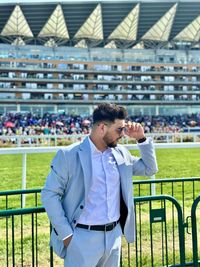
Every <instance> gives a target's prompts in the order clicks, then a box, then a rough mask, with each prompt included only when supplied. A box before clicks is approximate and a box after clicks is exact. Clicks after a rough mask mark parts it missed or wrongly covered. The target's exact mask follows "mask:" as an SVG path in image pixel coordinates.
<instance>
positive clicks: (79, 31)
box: [0, 0, 200, 115]
mask: <svg viewBox="0 0 200 267" xmlns="http://www.w3.org/2000/svg"><path fill="white" fill-rule="evenodd" d="M199 39H200V1H195V0H192V1H190V0H179V1H178V0H177V1H175V0H168V1H165V0H162V1H161V0H160V1H156V0H154V1H151V0H146V1H145V0H141V1H135V0H129V1H127V0H125V1H123V0H120V1H117V0H115V1H106V0H105V1H103V0H102V1H89V0H88V1H80V2H79V1H64V0H63V1H60V2H59V4H58V3H57V2H56V1H51V0H48V1H45V0H42V1H36V0H35V1H33V0H31V1H20V0H18V1H8V0H7V1H4V0H2V1H1V2H0V114H2V113H5V112H33V113H40V114H43V113H46V112H50V113H55V112H56V113H57V112H66V113H69V114H70V113H77V114H84V115H87V114H91V112H92V109H93V108H94V106H96V105H97V104H99V103H101V102H105V101H110V102H114V103H117V104H122V105H124V106H126V107H127V108H128V110H129V112H131V113H134V114H136V115H139V114H142V115H159V114H160V115H165V114H167V115H172V114H181V113H188V114H190V113H197V112H200V43H199Z"/></svg>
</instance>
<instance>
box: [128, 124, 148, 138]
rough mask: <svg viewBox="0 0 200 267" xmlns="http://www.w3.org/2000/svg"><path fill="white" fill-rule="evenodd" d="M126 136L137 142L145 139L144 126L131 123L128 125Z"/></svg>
mask: <svg viewBox="0 0 200 267" xmlns="http://www.w3.org/2000/svg"><path fill="white" fill-rule="evenodd" d="M126 135H128V137H130V138H135V139H136V140H139V139H142V138H144V137H145V135H144V129H143V127H142V125H141V124H140V123H135V122H131V121H129V122H128V123H127V124H126Z"/></svg>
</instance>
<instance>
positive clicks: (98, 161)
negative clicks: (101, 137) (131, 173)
mask: <svg viewBox="0 0 200 267" xmlns="http://www.w3.org/2000/svg"><path fill="white" fill-rule="evenodd" d="M89 142H90V147H91V158H92V186H91V188H90V191H89V193H88V196H87V199H86V200H85V207H84V209H83V212H82V214H81V216H80V218H79V220H78V223H81V224H86V225H99V224H107V223H111V222H114V221H117V220H118V219H119V217H120V177H119V171H118V168H117V163H116V160H115V158H114V156H113V154H112V149H111V148H107V149H106V150H105V151H104V152H101V151H99V150H98V149H97V148H96V146H95V145H94V144H93V142H92V141H91V140H90V138H89Z"/></svg>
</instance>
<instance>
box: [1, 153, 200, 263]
mask: <svg viewBox="0 0 200 267" xmlns="http://www.w3.org/2000/svg"><path fill="white" fill-rule="evenodd" d="M132 153H133V154H134V155H138V151H132ZM156 154H157V159H158V167H159V172H158V173H157V174H156V178H177V177H200V164H199V159H200V149H198V148H196V149H160V150H157V151H156ZM54 155H55V154H54V153H49V154H31V155H28V156H27V188H41V187H42V186H43V184H44V182H45V179H46V176H47V174H48V172H49V170H50V162H51V160H52V158H53V156H54ZM0 173H1V176H0V181H1V183H0V190H1V191H2V190H12V189H21V179H22V178H21V177H22V156H21V155H1V156H0ZM134 179H145V178H142V177H134ZM191 186H192V185H191ZM191 186H190V185H187V186H186V188H185V189H184V190H185V198H186V197H188V198H189V201H187V204H188V205H186V207H185V209H186V211H185V212H186V213H187V214H189V212H190V208H191V201H193V200H191V198H192V194H191V192H192V189H191ZM197 186H198V185H197ZM146 187H147V188H148V186H146ZM168 187H169V188H170V185H169V186H166V185H164V188H165V189H167V188H168ZM157 190H158V191H159V189H158V187H157ZM136 191H137V190H136V188H135V193H136ZM146 191H147V190H146V189H144V194H145V193H146ZM176 191H177V194H176V198H177V199H179V198H180V199H181V197H182V183H181V182H180V183H179V184H177V185H176ZM197 191H198V192H199V190H197ZM157 193H158V194H159V192H157ZM31 198H32V196H30V197H29V196H27V199H26V201H27V202H28V203H29V205H34V204H33V203H34V199H33V198H32V199H31ZM19 201H20V200H19V199H18V198H17V197H13V198H11V201H10V202H9V203H10V204H9V207H10V206H11V207H12V208H15V207H16V206H17V207H18V205H19V203H20V202H19ZM180 203H181V201H180ZM1 205H2V206H4V205H3V202H2V203H1ZM146 205H147V204H146ZM140 210H141V212H143V217H142V229H143V236H144V237H145V239H144V240H143V241H142V243H144V244H143V247H142V251H143V254H142V265H141V266H143V267H149V266H150V265H149V262H150V260H151V257H150V250H149V248H150V244H149V240H148V238H149V237H150V234H149V229H148V225H149V224H148V208H147V207H146V206H144V203H143V204H142V205H141V209H140ZM20 218H21V217H18V218H17V219H16V220H15V227H16V233H15V248H16V251H15V252H16V253H15V254H16V261H17V262H18V264H19V265H17V266H21V265H20V254H19V253H20V246H21V239H20V225H21V221H20ZM9 219H10V218H9ZM168 221H169V224H168V225H171V224H172V222H174V219H173V220H172V218H171V217H170V213H168ZM4 224H6V221H5V220H0V229H2V230H1V231H5V230H3V229H5V228H6V226H5V225H4ZM30 224H31V221H30V215H27V216H25V217H24V225H25V228H24V235H25V237H24V240H23V247H24V252H25V254H24V266H30V265H31V233H30V230H31V228H30ZM37 225H38V227H39V228H38V236H39V239H38V240H39V246H38V251H39V262H40V261H41V262H42V263H41V264H39V266H49V262H48V260H49V256H48V255H49V254H48V253H49V252H48V242H49V230H48V226H49V222H48V219H47V218H46V214H41V215H39V216H38V218H37ZM9 226H11V222H10V220H9ZM155 226H156V227H158V228H156V229H155V230H156V231H157V232H158V233H157V232H155V237H156V240H157V243H156V242H155V243H154V245H155V255H154V257H155V258H154V266H160V265H161V264H160V262H161V260H160V257H161V256H160V240H161V237H160V233H162V229H161V228H159V227H160V225H159V224H155V225H154V227H155ZM40 228H41V230H39V229H40ZM9 229H11V227H9ZM2 234H3V232H2ZM2 236H4V238H3V239H1V240H0V266H6V262H5V255H6V254H5V234H4V235H2ZM147 237H148V238H147ZM186 237H187V239H188V235H187V236H186ZM189 237H190V239H189V241H187V250H186V251H187V259H188V260H189V261H191V258H192V254H191V253H192V252H191V235H190V236H189ZM176 242H177V241H176ZM170 244H172V242H169V244H168V246H170ZM11 245H12V243H11V242H10V241H9V247H11ZM126 246H127V245H126V242H123V251H124V253H125V254H123V267H128V266H129V265H128V263H127V248H126ZM133 246H135V244H134V245H133ZM177 246H178V244H177ZM177 246H176V249H174V248H173V247H172V248H171V251H175V250H176V253H175V258H176V262H178V247H177ZM131 251H134V249H131ZM10 253H11V248H10V249H9V255H10ZM18 257H19V258H18ZM133 257H134V255H133ZM170 257H172V254H171V253H169V258H170ZM55 266H56V267H58V266H59V267H60V266H63V263H62V261H60V260H58V259H56V263H55Z"/></svg>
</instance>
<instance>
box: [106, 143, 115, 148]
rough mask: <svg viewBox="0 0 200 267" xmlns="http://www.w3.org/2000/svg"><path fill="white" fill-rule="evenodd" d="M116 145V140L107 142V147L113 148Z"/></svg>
mask: <svg viewBox="0 0 200 267" xmlns="http://www.w3.org/2000/svg"><path fill="white" fill-rule="evenodd" d="M116 146H117V142H113V143H110V144H108V147H111V148H114V147H116Z"/></svg>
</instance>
